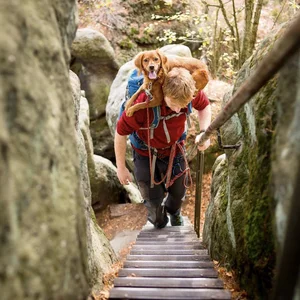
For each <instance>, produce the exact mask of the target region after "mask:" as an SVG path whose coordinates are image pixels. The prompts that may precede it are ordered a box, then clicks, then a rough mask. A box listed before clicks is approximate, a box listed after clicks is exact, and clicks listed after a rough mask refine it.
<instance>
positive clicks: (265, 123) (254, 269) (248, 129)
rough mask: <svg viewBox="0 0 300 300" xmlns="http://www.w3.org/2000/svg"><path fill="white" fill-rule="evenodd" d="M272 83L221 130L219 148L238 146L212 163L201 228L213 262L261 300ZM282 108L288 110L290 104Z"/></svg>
mask: <svg viewBox="0 0 300 300" xmlns="http://www.w3.org/2000/svg"><path fill="white" fill-rule="evenodd" d="M282 32H283V31H282V30H281V31H279V32H278V33H276V34H274V35H272V36H270V37H269V38H268V39H266V40H265V41H264V42H263V43H262V44H261V45H260V47H259V48H258V50H257V51H256V53H255V54H254V55H253V56H252V57H251V58H250V59H249V60H248V61H247V62H246V63H245V64H244V66H243V68H242V69H241V71H240V72H239V74H238V78H237V81H236V84H235V86H234V91H235V90H237V89H238V87H239V86H240V85H241V83H242V82H243V81H244V80H245V79H246V78H247V77H248V76H249V74H250V73H251V72H252V71H253V69H254V68H255V67H256V65H257V63H258V62H259V61H260V60H261V59H262V57H263V56H264V55H265V54H266V53H267V52H268V51H269V49H270V47H272V45H273V43H274V41H275V40H276V39H277V38H278V36H280V35H281V34H282ZM277 80H278V76H275V77H274V78H273V79H272V80H270V81H269V82H268V84H266V85H265V86H264V87H263V88H261V90H260V91H259V92H258V93H257V94H256V95H255V96H254V97H253V98H252V99H251V101H250V102H248V103H247V104H246V105H245V106H244V107H243V108H242V109H241V110H240V111H239V112H238V113H237V114H235V115H234V116H233V117H232V118H231V119H230V120H229V121H228V122H227V123H226V124H225V125H224V126H223V127H222V128H221V133H222V138H223V142H224V144H236V143H237V142H240V143H241V147H240V148H239V150H237V151H233V150H226V156H222V157H220V158H219V159H218V160H217V161H216V163H215V166H214V171H213V172H214V175H213V184H212V190H211V202H210V204H209V207H208V209H207V213H206V221H205V226H204V242H205V243H206V244H207V245H208V247H209V251H210V253H211V255H212V257H213V259H215V260H218V261H220V262H221V263H222V264H223V265H226V266H228V267H233V268H235V269H237V271H238V272H237V274H238V276H239V279H240V281H241V285H242V287H243V288H245V289H246V290H247V292H248V293H249V295H250V297H251V298H252V297H258V298H259V299H266V298H267V294H268V291H269V290H270V287H271V283H272V276H273V269H274V265H275V250H274V247H275V235H274V228H273V224H274V221H275V220H274V205H275V202H274V191H273V190H272V189H271V185H270V183H271V178H272V177H271V172H272V167H271V163H272V156H273V153H272V149H273V146H274V145H273V142H274V139H276V138H278V136H277V127H276V124H277V110H276V103H277V102H278V100H279V98H280V97H279V95H278V90H277ZM234 91H233V92H234ZM229 96H231V95H230V94H229V95H227V97H225V99H224V102H225V103H226V101H228V100H229ZM294 99H295V98H294ZM286 102H287V101H286ZM289 102H290V100H289ZM285 105H287V107H289V109H292V108H291V107H292V106H293V103H289V104H288V103H286V104H285ZM298 125H299V124H298ZM290 142H291V140H289V141H287V143H290ZM281 180H282V179H281Z"/></svg>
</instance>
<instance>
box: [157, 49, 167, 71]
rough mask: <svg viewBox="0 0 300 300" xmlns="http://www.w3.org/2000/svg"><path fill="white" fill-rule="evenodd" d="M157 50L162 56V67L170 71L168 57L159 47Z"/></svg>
mask: <svg viewBox="0 0 300 300" xmlns="http://www.w3.org/2000/svg"><path fill="white" fill-rule="evenodd" d="M156 52H157V54H158V56H159V57H160V60H161V67H162V68H163V70H164V72H165V73H168V69H169V66H168V58H167V57H166V55H165V54H163V53H162V52H161V51H160V50H159V49H156Z"/></svg>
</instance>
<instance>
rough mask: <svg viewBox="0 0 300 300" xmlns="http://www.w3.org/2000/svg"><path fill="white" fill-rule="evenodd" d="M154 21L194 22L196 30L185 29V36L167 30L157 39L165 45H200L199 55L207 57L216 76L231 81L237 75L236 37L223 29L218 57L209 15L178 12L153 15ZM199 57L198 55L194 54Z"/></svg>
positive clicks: (150, 28) (147, 29)
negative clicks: (232, 44)
mask: <svg viewBox="0 0 300 300" xmlns="http://www.w3.org/2000/svg"><path fill="white" fill-rule="evenodd" d="M152 19H153V20H156V21H167V22H172V21H178V22H179V23H184V22H187V21H190V22H192V23H193V24H195V25H197V29H196V30H190V29H185V32H184V34H182V35H178V34H177V33H176V32H175V31H174V30H172V29H165V30H163V32H162V33H161V34H160V35H158V36H157V37H156V38H157V40H159V41H160V42H162V44H163V45H167V44H173V43H182V44H189V43H198V44H200V47H198V51H197V52H198V53H201V54H202V56H205V57H206V59H207V60H208V62H209V65H210V69H211V71H212V73H213V75H214V76H217V75H218V76H220V77H225V78H226V79H228V80H230V79H233V77H234V76H235V74H236V70H235V69H234V65H235V63H234V62H235V61H236V60H237V57H238V53H237V52H232V50H231V48H230V44H231V43H232V41H233V40H234V37H232V36H231V35H230V31H229V30H228V29H226V28H225V29H222V32H221V35H222V37H223V39H222V40H221V41H220V42H219V44H218V45H217V47H218V48H219V49H220V51H219V52H220V56H218V55H216V49H215V48H216V41H215V40H214V39H213V37H214V32H213V27H212V26H211V25H210V24H212V22H213V18H212V17H211V16H209V15H207V14H202V15H200V16H191V14H190V11H189V10H187V11H186V12H185V13H183V12H177V13H176V14H175V15H171V16H163V15H154V14H153V15H152ZM156 26H157V25H155V24H153V23H151V24H150V25H149V26H148V27H147V28H146V29H145V32H148V33H149V32H153V31H154V30H155V28H156ZM194 54H196V55H197V53H194ZM214 66H215V67H214Z"/></svg>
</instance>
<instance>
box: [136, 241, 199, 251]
mask: <svg viewBox="0 0 300 300" xmlns="http://www.w3.org/2000/svg"><path fill="white" fill-rule="evenodd" d="M176 246H178V244H176V243H169V244H168V248H172V249H174V248H176ZM131 249H133V250H149V249H152V250H166V245H165V244H154V245H139V244H134V245H133V247H132V248H131ZM180 249H185V250H192V249H204V247H203V246H202V245H201V244H200V243H190V244H188V245H185V244H183V245H182V244H181V245H180Z"/></svg>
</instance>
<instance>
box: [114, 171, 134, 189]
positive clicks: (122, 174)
mask: <svg viewBox="0 0 300 300" xmlns="http://www.w3.org/2000/svg"><path fill="white" fill-rule="evenodd" d="M117 176H118V178H119V180H120V183H121V184H123V185H127V184H129V182H132V176H131V174H130V172H129V170H128V169H127V168H126V167H123V168H117Z"/></svg>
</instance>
